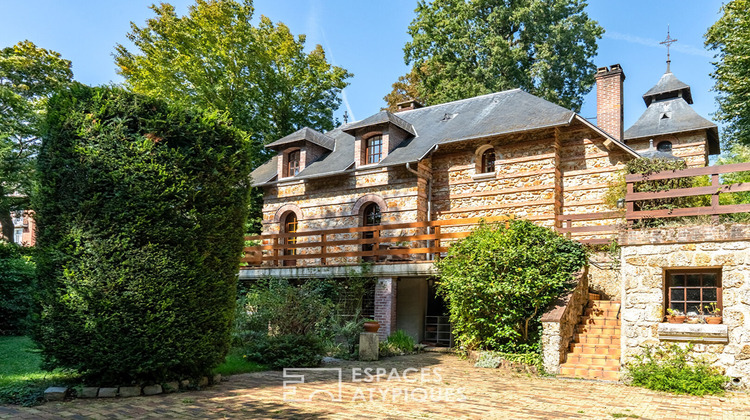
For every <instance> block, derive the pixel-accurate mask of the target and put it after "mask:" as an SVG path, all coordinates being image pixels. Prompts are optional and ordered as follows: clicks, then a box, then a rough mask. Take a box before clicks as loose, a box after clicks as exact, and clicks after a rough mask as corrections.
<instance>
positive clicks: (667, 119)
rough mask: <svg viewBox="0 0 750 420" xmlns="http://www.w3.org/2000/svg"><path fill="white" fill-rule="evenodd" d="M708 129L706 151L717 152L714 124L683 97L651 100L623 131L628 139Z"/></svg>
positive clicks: (717, 141)
mask: <svg viewBox="0 0 750 420" xmlns="http://www.w3.org/2000/svg"><path fill="white" fill-rule="evenodd" d="M702 129H705V130H708V153H709V154H711V155H713V154H718V153H719V131H718V128H717V127H716V124H714V123H712V122H711V121H709V120H707V119H705V118H703V117H701V116H700V115H698V113H697V112H695V111H694V110H693V108H692V107H691V106H690V105H688V103H687V102H685V100H684V99H683V98H672V99H666V100H662V101H656V102H652V103H651V105H649V107H648V108H647V109H646V111H645V112H644V113H643V115H641V117H640V118H638V121H636V122H635V124H633V125H632V126H631V127H630V128H628V129H627V130H626V131H625V134H624V138H625V142H626V143H627V141H628V140H633V139H640V138H644V137H656V136H660V135H664V134H674V133H680V132H685V131H694V130H702Z"/></svg>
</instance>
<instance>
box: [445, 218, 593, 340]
mask: <svg viewBox="0 0 750 420" xmlns="http://www.w3.org/2000/svg"><path fill="white" fill-rule="evenodd" d="M585 263H586V252H585V251H584V249H583V247H582V246H581V245H580V244H579V243H577V242H574V241H571V240H569V239H566V238H563V237H562V236H560V235H558V234H557V233H555V232H553V231H552V230H550V229H547V228H544V227H540V226H537V225H534V224H533V223H531V222H528V221H523V220H513V221H511V222H509V224H508V226H507V227H506V226H505V224H486V223H481V224H480V225H479V226H478V227H477V229H475V230H474V231H473V232H472V233H471V235H469V236H468V237H467V238H465V239H464V240H462V241H459V242H457V243H455V244H453V245H452V246H451V248H450V250H449V251H448V257H447V258H445V259H443V260H441V261H440V262H439V263H438V264H437V267H438V270H439V272H440V280H439V283H438V293H440V294H441V295H443V296H444V297H445V299H446V301H447V303H448V306H449V309H450V319H451V324H452V326H453V332H454V335H455V338H456V341H457V342H458V343H459V345H461V346H462V347H464V348H465V349H466V350H472V349H477V348H478V349H484V350H498V351H505V352H514V353H524V352H533V351H536V350H537V349H538V347H539V338H540V330H541V323H540V322H539V318H540V316H541V314H542V312H543V311H544V308H546V307H547V306H548V305H549V304H550V303H551V302H552V301H553V300H554V299H556V298H557V297H558V296H559V295H560V294H562V293H564V292H565V291H566V290H569V289H570V288H571V287H572V285H571V280H572V275H573V273H575V272H576V271H578V270H580V269H581V267H583V266H584V264H585Z"/></svg>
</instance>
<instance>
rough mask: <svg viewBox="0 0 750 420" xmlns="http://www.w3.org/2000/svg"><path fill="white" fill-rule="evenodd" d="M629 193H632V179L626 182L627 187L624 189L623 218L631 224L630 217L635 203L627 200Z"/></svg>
mask: <svg viewBox="0 0 750 420" xmlns="http://www.w3.org/2000/svg"><path fill="white" fill-rule="evenodd" d="M630 194H633V182H632V181H630V182H628V183H627V187H626V191H625V220H626V222H627V225H628V226H632V225H633V219H631V217H632V216H633V212H634V211H635V203H634V202H632V201H628V195H630Z"/></svg>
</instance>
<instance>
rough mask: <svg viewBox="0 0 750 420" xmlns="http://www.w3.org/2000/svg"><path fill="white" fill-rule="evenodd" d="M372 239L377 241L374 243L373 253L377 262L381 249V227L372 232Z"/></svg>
mask: <svg viewBox="0 0 750 420" xmlns="http://www.w3.org/2000/svg"><path fill="white" fill-rule="evenodd" d="M372 239H375V242H374V243H373V244H372V255H373V259H374V260H375V262H378V259H379V258H378V257H379V255H378V251H380V242H378V241H379V240H380V229H376V230H374V231H373V232H372Z"/></svg>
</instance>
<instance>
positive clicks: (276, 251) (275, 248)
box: [273, 238, 279, 267]
mask: <svg viewBox="0 0 750 420" xmlns="http://www.w3.org/2000/svg"><path fill="white" fill-rule="evenodd" d="M278 245H279V238H273V265H275V266H277V267H278V266H279V248H278Z"/></svg>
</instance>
